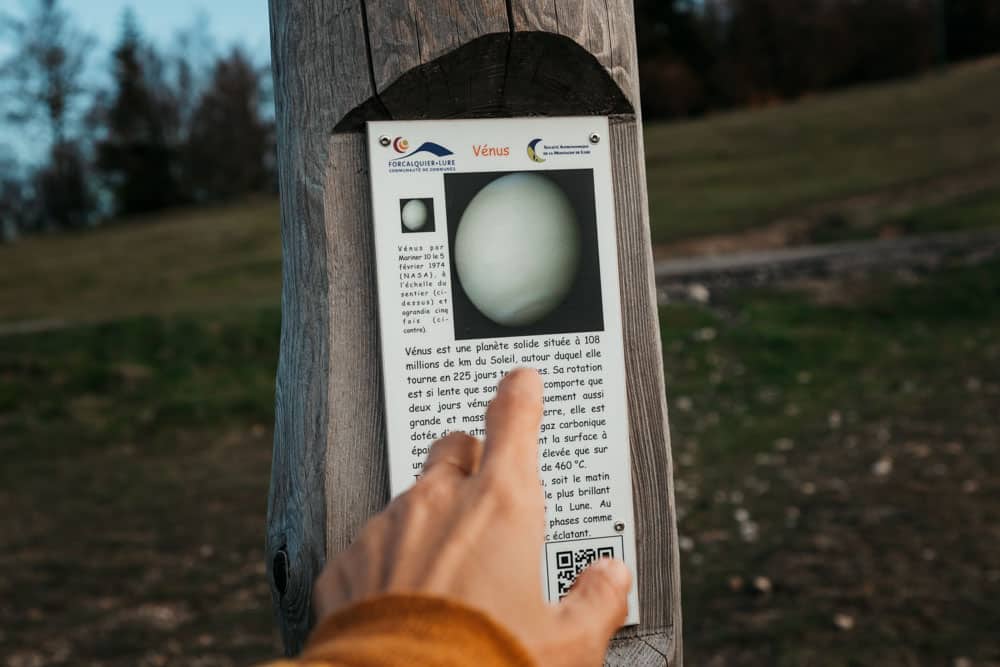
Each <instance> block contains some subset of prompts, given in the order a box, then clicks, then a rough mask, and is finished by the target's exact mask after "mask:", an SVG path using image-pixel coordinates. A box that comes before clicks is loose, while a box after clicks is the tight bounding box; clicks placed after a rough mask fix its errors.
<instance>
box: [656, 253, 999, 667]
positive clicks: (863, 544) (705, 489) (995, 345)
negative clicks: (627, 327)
mask: <svg viewBox="0 0 1000 667" xmlns="http://www.w3.org/2000/svg"><path fill="white" fill-rule="evenodd" d="M846 296H849V297H850V299H849V301H847V302H845V303H842V304H841V305H819V304H817V303H814V302H813V301H812V300H811V298H809V297H808V296H806V295H803V294H800V293H794V292H792V293H790V292H744V293H741V294H736V295H730V296H728V297H723V301H722V302H721V303H720V304H717V305H716V306H714V307H713V308H711V309H709V308H705V307H698V306H685V305H676V306H668V307H666V308H664V309H663V310H662V311H661V327H662V332H663V343H664V350H665V362H664V363H665V368H666V372H667V386H668V398H669V403H670V406H671V412H670V417H671V432H672V441H673V450H674V456H675V461H677V462H678V463H679V465H678V469H677V473H676V480H677V495H678V507H679V508H680V511H681V513H682V519H681V522H680V533H681V535H683V536H684V537H685V546H686V550H685V552H684V553H683V555H682V582H683V586H684V614H685V616H684V619H685V620H684V622H685V648H686V650H687V652H688V659H689V661H690V662H692V664H715V663H713V662H712V661H713V660H718V663H717V664H726V665H730V664H732V665H744V664H746V665H756V664H772V665H804V664H810V665H831V666H832V665H848V664H851V665H869V664H871V665H875V664H879V665H906V664H952V662H953V661H954V660H955V659H956V658H958V657H962V656H965V657H969V658H971V659H973V661H974V662H973V664H990V663H989V661H990V660H994V661H995V660H996V659H997V658H998V657H1000V643H998V641H997V639H996V636H995V632H994V629H995V628H996V627H997V624H1000V611H998V609H997V607H996V606H995V605H994V604H992V602H991V600H993V599H995V598H996V597H997V596H1000V569H998V568H996V566H995V560H994V559H993V556H992V555H991V554H995V553H996V552H997V550H998V549H1000V542H998V540H1000V522H998V520H997V516H1000V514H998V510H1000V483H998V481H997V480H998V478H997V471H998V470H1000V451H998V448H997V443H998V442H1000V428H998V426H997V423H996V420H995V414H996V411H997V409H998V408H1000V340H998V339H997V336H996V332H997V331H998V330H1000V263H992V264H989V265H985V266H982V267H978V268H965V269H951V270H948V271H945V272H943V273H941V274H938V275H934V276H928V277H925V278H924V279H923V280H922V281H921V282H920V284H917V285H908V286H903V285H899V284H896V283H895V282H891V281H885V280H884V279H883V280H880V281H879V282H878V283H866V284H863V285H855V286H854V291H851V290H850V289H847V295H846ZM880 461H882V462H883V465H885V463H884V462H885V461H888V462H889V465H890V468H889V472H887V473H886V474H883V475H880V474H877V473H876V472H875V469H876V465H877V464H878V462H880ZM883 472H885V470H884V469H883ZM744 512H745V513H746V514H743V513H744ZM741 519H742V520H741ZM688 540H689V541H688ZM991 563H993V564H992V565H991ZM757 577H766V578H767V580H768V581H769V582H770V590H768V591H766V592H762V591H760V590H758V589H755V587H754V585H753V582H754V580H755V579H756V578H757ZM838 615H843V616H844V617H849V618H850V619H851V621H852V622H853V627H852V628H851V629H849V630H844V629H841V628H839V627H838V626H837V625H836V619H837V617H838ZM917 635H919V639H915V638H914V637H915V636H917Z"/></svg>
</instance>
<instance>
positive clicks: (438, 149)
mask: <svg viewBox="0 0 1000 667" xmlns="http://www.w3.org/2000/svg"><path fill="white" fill-rule="evenodd" d="M392 147H393V148H394V149H395V150H396V152H397V153H406V151H407V150H409V148H410V142H408V141H407V140H406V139H404V138H403V137H396V140H395V141H393V142H392ZM421 153H430V154H431V155H434V156H437V157H446V156H448V155H453V153H452V152H451V151H450V150H448V149H447V148H445V147H444V146H442V145H441V144H436V143H434V142H433V141H425V142H424V143H422V144H420V145H419V146H418V147H417V149H416V150H413V151H410V152H409V153H406V154H405V155H400V156H399V157H397V158H393V159H392V160H389V161H390V162H398V161H400V160H407V159H409V158H411V157H414V156H415V155H420V154H421Z"/></svg>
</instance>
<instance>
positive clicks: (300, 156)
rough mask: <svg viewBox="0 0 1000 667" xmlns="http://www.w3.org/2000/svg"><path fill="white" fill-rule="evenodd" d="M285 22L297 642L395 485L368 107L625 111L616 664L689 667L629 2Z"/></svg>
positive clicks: (545, 2)
mask: <svg viewBox="0 0 1000 667" xmlns="http://www.w3.org/2000/svg"><path fill="white" fill-rule="evenodd" d="M508 9H509V12H508ZM271 24H272V45H273V56H274V57H273V63H274V65H273V66H274V71H275V97H276V103H277V121H278V140H279V172H280V185H281V198H282V248H283V254H284V259H283V262H284V284H283V292H282V308H283V318H282V340H281V352H280V359H279V367H278V377H277V382H276V385H277V387H276V404H277V405H276V425H275V451H274V467H273V468H274V469H273V471H272V486H271V494H270V497H269V501H268V533H267V536H268V537H267V554H268V564H269V567H270V572H271V583H272V590H273V591H274V601H275V608H276V610H277V614H278V620H279V624H280V625H281V628H282V634H283V636H284V640H285V646H286V650H287V651H288V652H289V653H295V652H297V651H298V650H299V649H300V648H301V646H302V643H303V641H304V639H305V636H306V634H307V632H308V629H309V625H310V596H311V585H312V582H313V579H314V578H315V576H316V574H318V571H319V568H320V567H321V565H322V563H323V562H324V561H325V560H326V559H328V558H331V557H333V556H335V555H336V554H337V553H339V552H340V551H341V550H343V549H344V548H345V547H346V546H347V545H348V544H350V542H351V540H352V539H353V538H354V537H355V535H356V534H357V532H358V530H359V528H360V526H361V525H362V524H363V523H364V521H365V520H367V518H368V517H370V516H371V515H372V514H374V513H376V512H377V511H379V510H380V509H381V508H382V507H383V506H384V504H385V502H386V501H387V499H388V495H389V494H388V479H387V466H386V451H385V435H384V430H385V429H384V410H383V405H382V394H381V372H380V365H379V359H378V335H377V334H378V332H377V315H376V304H375V294H376V292H375V283H374V250H373V238H372V221H371V212H370V201H369V198H370V193H369V182H368V173H367V172H368V169H367V157H366V155H365V148H364V146H365V142H364V137H363V135H362V134H361V133H360V131H361V130H362V129H363V127H364V122H365V121H366V120H373V119H386V118H397V119H414V118H451V117H456V118H457V117H464V118H476V117H496V116H514V115H536V114H537V115H611V116H614V117H613V119H612V125H611V136H610V137H608V141H610V142H611V150H612V160H613V170H614V175H615V184H614V193H615V208H616V215H617V219H618V229H617V235H618V245H619V263H620V266H621V284H620V287H621V291H622V310H623V319H624V335H625V347H626V366H627V368H626V371H627V393H628V403H629V420H630V429H631V439H632V460H633V471H632V474H633V483H634V488H635V497H636V521H637V527H636V530H637V544H638V555H639V559H638V563H637V564H636V565H637V576H638V581H639V587H640V600H641V605H642V610H641V611H642V619H643V623H642V625H640V626H638V627H637V628H629V629H628V630H626V631H623V632H622V633H619V636H618V638H617V639H616V640H615V642H613V644H612V646H611V649H610V651H609V654H608V664H611V665H654V664H656V665H663V664H669V665H680V661H681V651H680V627H681V626H680V620H681V619H680V601H679V595H680V588H679V574H678V565H677V564H678V561H677V541H676V527H675V515H674V507H673V488H672V469H671V460H670V448H669V446H670V443H669V436H668V430H667V424H666V417H667V413H666V403H665V398H664V387H663V375H662V366H661V364H662V361H661V356H660V342H659V330H658V320H657V314H656V302H655V292H654V286H653V271H652V266H653V264H652V255H651V250H650V240H649V229H648V217H647V207H646V190H645V167H644V161H643V153H642V137H641V122H639V120H638V113H637V109H638V84H637V81H638V77H637V67H636V63H635V39H634V33H633V29H632V25H633V14H632V7H631V3H630V2H627V1H626V0H607V1H606V2H599V1H597V0H510V2H509V3H507V2H506V1H505V0H501V1H496V0H486V1H484V2H473V3H465V2H460V1H459V0H311V1H306V0H299V1H297V2H283V1H282V0H272V1H271ZM366 31H367V32H366Z"/></svg>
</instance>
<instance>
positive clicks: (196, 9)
mask: <svg viewBox="0 0 1000 667" xmlns="http://www.w3.org/2000/svg"><path fill="white" fill-rule="evenodd" d="M29 1H30V0H29ZM63 2H64V6H65V7H66V9H68V10H69V11H71V12H72V13H73V14H74V16H75V17H76V18H77V20H78V22H79V25H80V27H82V28H83V29H84V30H86V31H87V32H89V33H92V34H93V35H94V36H96V37H97V39H98V40H99V41H100V47H101V50H102V51H105V52H106V51H107V50H108V49H109V48H110V46H111V45H112V44H113V43H114V41H115V39H116V37H117V35H118V32H119V29H120V27H121V16H122V13H123V12H124V11H125V8H126V7H131V8H132V10H133V11H134V12H135V14H136V16H137V17H138V19H139V25H140V26H142V29H143V31H144V32H145V33H146V34H147V35H149V36H150V37H151V38H153V39H154V40H155V41H156V42H157V43H158V44H160V45H161V46H162V45H167V44H169V42H170V41H171V40H172V38H173V35H174V34H175V33H176V32H177V31H178V30H181V29H184V28H188V27H189V26H191V25H192V23H193V22H195V21H199V22H200V21H201V20H202V19H205V20H207V21H208V25H207V30H208V32H209V33H211V34H212V35H214V36H215V39H216V43H217V46H218V47H220V48H225V47H228V46H231V45H232V44H234V43H237V42H239V43H242V44H243V45H244V46H246V47H247V48H248V49H249V50H250V52H251V53H253V54H254V55H255V57H257V58H259V59H262V60H264V59H267V57H268V56H269V48H270V47H269V45H268V24H267V0H63ZM21 3H22V0H0V7H3V6H5V5H11V6H12V7H18V8H19V7H20V6H21Z"/></svg>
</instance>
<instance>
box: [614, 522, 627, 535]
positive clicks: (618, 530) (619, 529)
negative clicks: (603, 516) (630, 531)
mask: <svg viewBox="0 0 1000 667" xmlns="http://www.w3.org/2000/svg"><path fill="white" fill-rule="evenodd" d="M624 530H625V522H624V521H615V532H616V533H621V532H624Z"/></svg>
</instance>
